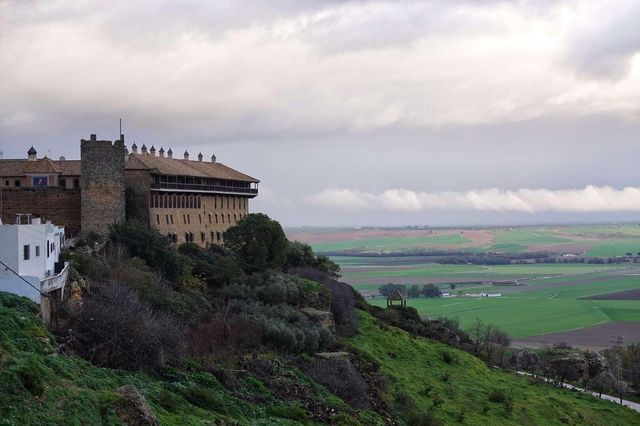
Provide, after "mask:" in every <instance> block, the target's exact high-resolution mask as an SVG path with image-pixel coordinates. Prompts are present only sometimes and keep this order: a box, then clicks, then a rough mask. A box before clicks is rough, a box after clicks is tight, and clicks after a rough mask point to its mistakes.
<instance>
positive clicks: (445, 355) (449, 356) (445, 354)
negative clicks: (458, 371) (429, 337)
mask: <svg viewBox="0 0 640 426" xmlns="http://www.w3.org/2000/svg"><path fill="white" fill-rule="evenodd" d="M440 356H441V357H442V360H443V361H444V362H446V363H447V364H455V363H456V356H455V355H454V354H453V353H452V352H450V351H442V352H441V353H440Z"/></svg>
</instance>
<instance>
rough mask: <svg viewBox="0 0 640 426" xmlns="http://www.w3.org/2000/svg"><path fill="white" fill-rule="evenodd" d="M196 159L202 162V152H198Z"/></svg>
mask: <svg viewBox="0 0 640 426" xmlns="http://www.w3.org/2000/svg"><path fill="white" fill-rule="evenodd" d="M198 161H200V162H202V152H201V153H199V154H198Z"/></svg>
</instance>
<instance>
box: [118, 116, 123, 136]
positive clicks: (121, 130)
mask: <svg viewBox="0 0 640 426" xmlns="http://www.w3.org/2000/svg"><path fill="white" fill-rule="evenodd" d="M118 134H119V135H121V134H122V118H121V119H120V132H119V133H118Z"/></svg>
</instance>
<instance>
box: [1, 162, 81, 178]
mask: <svg viewBox="0 0 640 426" xmlns="http://www.w3.org/2000/svg"><path fill="white" fill-rule="evenodd" d="M34 173H60V174H61V175H62V176H80V160H63V161H60V160H52V159H50V158H47V157H44V158H40V159H38V160H35V161H29V160H26V159H25V160H23V159H19V160H0V176H25V175H27V174H34Z"/></svg>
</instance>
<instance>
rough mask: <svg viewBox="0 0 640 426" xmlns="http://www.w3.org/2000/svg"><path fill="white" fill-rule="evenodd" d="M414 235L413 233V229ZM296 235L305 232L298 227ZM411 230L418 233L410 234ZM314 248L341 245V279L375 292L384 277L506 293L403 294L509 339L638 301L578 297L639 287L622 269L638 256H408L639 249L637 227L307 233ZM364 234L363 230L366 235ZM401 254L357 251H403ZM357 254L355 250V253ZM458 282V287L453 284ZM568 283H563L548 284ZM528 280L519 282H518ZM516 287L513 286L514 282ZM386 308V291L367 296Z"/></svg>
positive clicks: (613, 317) (637, 310) (569, 326)
mask: <svg viewBox="0 0 640 426" xmlns="http://www.w3.org/2000/svg"><path fill="white" fill-rule="evenodd" d="M414 233H415V234H414ZM301 235H302V234H301ZM414 235H415V236H414ZM305 236H306V237H307V238H309V240H308V241H307V242H309V243H310V244H311V245H312V247H313V248H314V249H315V250H317V251H332V252H336V251H337V252H339V251H342V250H344V251H345V253H347V251H348V252H349V253H348V254H350V256H332V260H334V261H335V262H337V263H338V264H340V266H341V269H342V271H341V273H342V279H343V280H344V281H345V282H348V283H350V284H351V285H353V287H354V288H356V289H357V290H359V291H361V292H363V294H364V295H365V296H371V295H375V294H376V293H377V290H378V288H379V287H380V286H381V285H383V284H386V283H395V284H402V285H412V284H420V285H422V284H426V283H435V284H436V285H438V286H439V287H440V288H441V289H442V291H448V292H452V293H454V294H455V295H459V294H466V293H478V292H490V293H502V297H498V298H471V297H469V298H465V297H456V298H438V299H425V298H418V299H409V300H408V305H409V306H413V307H415V308H416V309H417V310H418V312H419V313H420V314H421V315H427V316H429V317H445V316H446V317H455V318H458V319H459V320H460V322H461V324H462V326H463V327H468V326H470V325H471V324H472V323H473V322H474V321H475V320H476V318H479V319H481V320H483V321H485V322H487V323H491V324H494V325H497V326H499V327H500V328H502V329H504V330H505V331H507V332H508V334H509V335H510V336H511V337H515V338H517V337H526V336H537V335H543V334H548V333H556V332H561V331H567V330H573V329H579V328H584V327H589V326H593V325H597V324H603V323H608V322H611V321H637V322H638V323H639V326H640V301H639V300H583V299H581V298H582V297H585V296H591V295H596V294H604V293H609V292H614V291H622V290H629V289H635V288H640V276H633V275H629V276H620V273H621V272H623V271H620V270H621V269H626V268H636V267H640V264H637V263H631V262H627V263H621V264H589V263H545V264H522V265H517V264H511V265H491V266H483V265H472V264H455V265H452V264H438V263H433V258H429V257H426V256H411V255H410V254H411V253H412V250H415V249H416V248H420V249H427V250H428V249H437V250H458V251H468V252H476V253H477V252H504V253H522V252H530V251H546V252H550V253H555V254H556V255H557V256H558V257H559V258H562V257H564V256H563V255H564V254H567V253H571V254H576V255H583V256H587V257H601V258H609V257H615V256H625V255H626V254H627V253H634V254H636V253H639V252H640V226H638V225H635V224H627V225H597V226H585V225H580V226H532V227H513V228H507V227H502V228H475V229H471V228H465V229H433V230H429V229H409V228H401V229H400V228H399V229H396V230H394V229H389V228H384V229H375V228H368V229H362V230H360V229H348V230H342V231H340V230H339V229H335V228H334V229H331V230H327V231H326V232H323V233H322V236H321V238H319V239H321V240H322V242H315V241H314V240H313V237H314V234H312V233H309V232H307V233H306V234H305ZM365 237H366V238H365ZM403 251H405V253H403V254H405V256H377V257H367V256H359V257H358V256H357V253H358V252H362V253H363V254H371V253H389V252H403ZM354 254H355V255H356V256H353V255H354ZM451 283H455V290H452V289H451V285H450V284H451ZM553 283H556V284H558V283H564V284H565V285H562V286H551V285H550V284H553ZM523 285H525V286H527V287H526V288H523V287H522V286H523ZM516 286H517V287H516ZM368 300H370V302H371V303H372V304H376V305H380V306H383V305H384V304H385V303H386V302H385V300H384V299H380V298H378V299H368Z"/></svg>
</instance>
